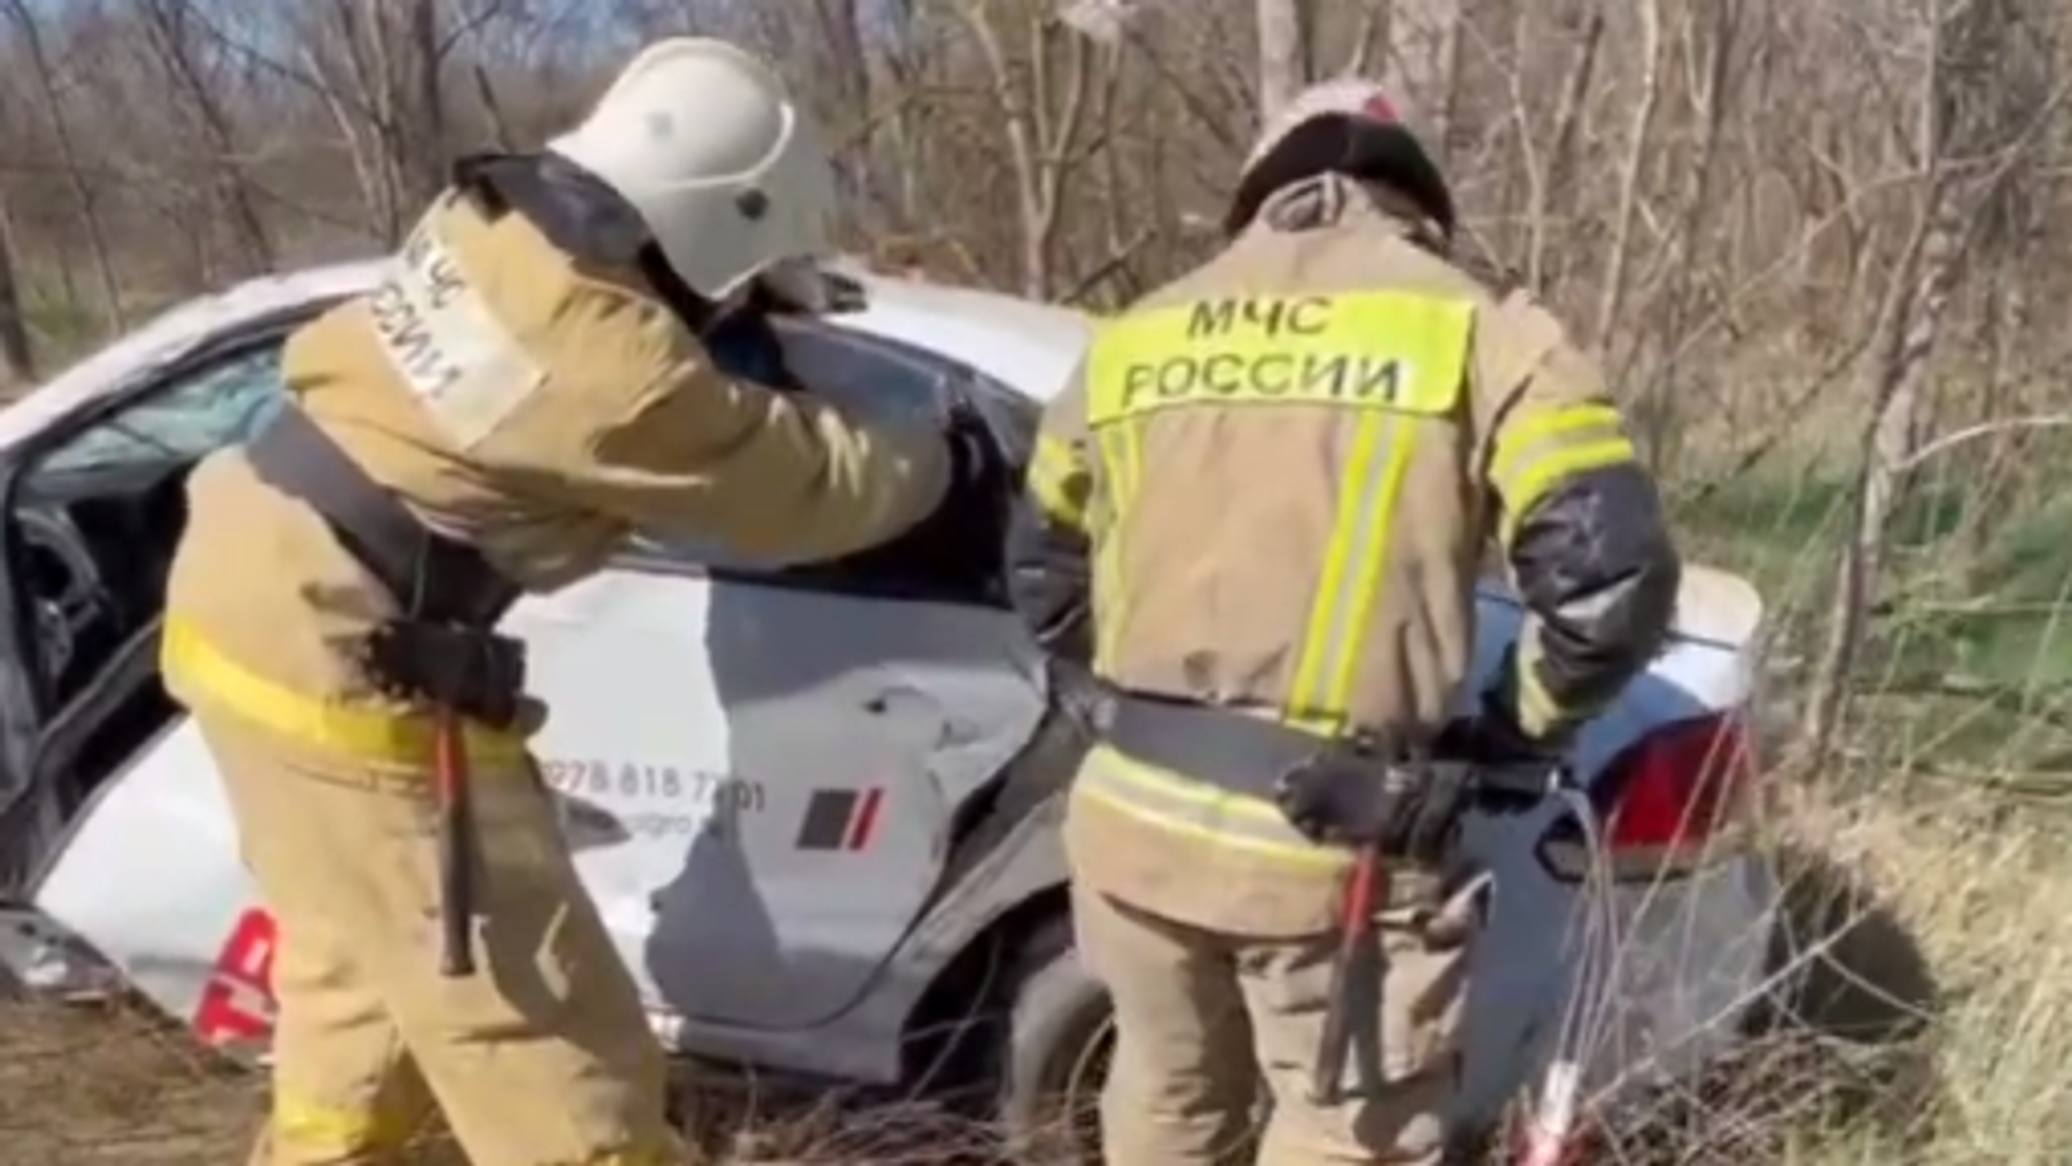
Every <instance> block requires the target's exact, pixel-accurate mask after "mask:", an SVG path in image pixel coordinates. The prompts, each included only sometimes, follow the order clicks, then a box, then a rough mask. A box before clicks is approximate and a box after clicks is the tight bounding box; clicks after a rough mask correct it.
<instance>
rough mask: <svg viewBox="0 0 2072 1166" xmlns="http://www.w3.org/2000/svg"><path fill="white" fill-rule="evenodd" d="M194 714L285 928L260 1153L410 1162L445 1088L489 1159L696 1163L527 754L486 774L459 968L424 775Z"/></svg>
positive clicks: (444, 1103) (582, 1164) (368, 1165)
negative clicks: (468, 939)
mask: <svg viewBox="0 0 2072 1166" xmlns="http://www.w3.org/2000/svg"><path fill="white" fill-rule="evenodd" d="M197 719H199V720H200V721H201V724H202V729H203V733H204V736H205V737H206V739H207V741H208V744H209V748H210V751H211V752H212V753H213V754H214V755H215V759H216V763H217V765H218V767H219V769H220V770H221V772H222V775H223V781H224V785H225V787H226V790H227V792H228V794H229V797H230V802H231V806H232V809H233V811H234V813H235V814H236V817H237V824H238V831H239V837H240V842H241V845H242V849H243V854H244V859H245V862H246V864H247V865H248V866H249V867H250V869H251V871H252V874H253V876H254V877H255V879H256V880H257V882H258V884H259V888H260V892H261V896H262V898H263V899H264V901H265V904H266V906H267V907H268V908H269V909H270V910H271V911H272V913H273V914H274V917H275V920H276V922H277V924H278V929H279V936H280V940H279V944H280V947H279V950H278V951H277V952H276V953H275V956H274V992H275V996H276V998H277V1000H278V1003H279V1012H278V1016H277V1020H276V1027H275V1034H274V1044H273V1054H274V1064H273V1112H272V1118H271V1121H270V1123H269V1126H268V1129H267V1131H266V1136H265V1137H264V1138H262V1139H261V1141H260V1144H259V1146H258V1148H257V1149H256V1150H255V1152H254V1154H253V1156H252V1159H251V1161H252V1164H253V1166H363V1164H364V1166H373V1164H377V1163H380V1164H387V1163H394V1162H397V1161H398V1160H399V1158H398V1152H399V1150H400V1149H401V1147H402V1145H403V1143H405V1142H406V1141H408V1140H409V1139H410V1138H411V1137H412V1135H413V1134H414V1133H415V1132H416V1130H417V1129H418V1127H420V1126H421V1125H422V1124H423V1122H424V1120H425V1119H426V1118H427V1117H429V1116H430V1114H431V1111H432V1108H433V1106H434V1105H435V1104H436V1105H437V1106H438V1108H439V1109H440V1110H442V1111H443V1112H444V1114H445V1116H446V1120H447V1124H448V1125H449V1126H450V1127H451V1128H452V1130H453V1133H454V1135H455V1137H456V1138H457V1139H458V1141H459V1142H460V1144H461V1147H462V1148H463V1149H464V1150H465V1151H466V1153H467V1156H468V1159H469V1160H470V1161H471V1162H472V1163H473V1164H474V1166H659V1164H662V1163H672V1164H673V1163H677V1162H680V1161H682V1159H683V1152H682V1150H681V1148H680V1145H679V1142H678V1140H677V1138H676V1135H675V1133H674V1132H673V1131H672V1130H671V1129H670V1127H669V1123H668V1120H667V1118H666V1117H665V1115H664V1104H665V1092H666V1089H667V1085H666V1082H665V1080H664V1072H665V1067H664V1063H663V1057H662V1052H661V1049H660V1047H659V1046H658V1045H657V1044H656V1042H655V1040H654V1037H653V1034H652V1032H651V1030H650V1029H649V1028H648V1026H647V1021H646V1018H645V1016H644V1015H643V1012H642V1009H641V1005H640V1000H639V995H638V990H637V989H636V988H635V986H634V984H633V981H632V978H631V976H630V975H629V974H628V973H627V970H626V967H625V965H624V964H623V963H622V962H620V958H619V956H618V954H617V953H616V952H615V951H614V950H613V948H612V946H611V944H610V942H609V940H608V938H607V935H606V932H605V930H604V925H603V922H602V920H601V919H600V918H599V916H598V914H597V910H596V907H595V905H594V904H593V903H592V902H591V900H590V898H589V896H588V894H587V892H586V891H585V890H584V888H583V886H582V884H581V883H580V882H579V881H578V879H577V876H576V872H575V867H574V865H573V863H572V861H571V859H570V857H569V852H568V849H567V847H566V846H565V845H564V844H563V842H562V839H561V835H560V832H559V828H558V825H557V822H556V819H555V814H554V809H553V805H552V803H551V802H550V801H549V797H548V794H547V791H546V789H545V787H544V786H543V785H542V784H541V783H540V782H539V781H538V779H537V777H536V776H535V775H534V774H533V773H530V772H525V771H518V772H512V771H510V770H508V769H507V770H505V771H502V772H498V771H494V770H487V771H477V772H476V773H474V774H473V784H472V792H473V797H474V810H475V821H476V854H475V858H476V860H477V861H476V871H477V875H476V884H475V885H476V895H477V902H476V911H477V913H478V920H477V926H476V948H475V956H476V966H477V970H476V974H475V975H474V976H473V977H471V978H467V979H446V978H443V977H442V976H440V974H439V923H438V920H439V891H438V886H439V883H438V861H437V853H438V852H437V845H436V837H437V835H436V830H437V813H436V806H435V804H434V802H433V798H432V790H431V782H430V779H429V777H427V778H426V779H425V780H423V781H415V780H409V781H406V780H402V779H398V778H396V777H393V776H384V777H376V776H373V775H370V774H367V773H364V772H356V771H355V770H354V769H353V767H352V766H351V765H350V764H349V763H341V762H338V761H333V760H319V759H315V758H314V757H313V756H312V755H310V754H307V753H304V752H301V751H298V750H294V749H291V748H287V747H284V746H283V745H282V744H281V743H280V742H278V741H277V740H276V739H274V738H272V737H266V736H259V735H256V734H255V733H254V732H253V731H251V730H249V729H247V728H245V727H244V726H242V725H233V724H226V723H223V722H222V721H221V719H220V718H215V719H211V718H210V717H209V716H207V715H206V714H204V715H202V716H200V717H198V718H197Z"/></svg>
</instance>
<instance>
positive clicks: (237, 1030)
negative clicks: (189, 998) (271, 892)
mask: <svg viewBox="0 0 2072 1166" xmlns="http://www.w3.org/2000/svg"><path fill="white" fill-rule="evenodd" d="M279 944H280V932H279V929H278V928H277V927H276V926H275V924H274V920H273V916H272V915H269V914H267V913H266V912H265V911H264V910H260V909H257V908H255V909H253V910H250V911H246V912H245V913H244V914H243V915H241V916H239V917H238V921H237V924H236V926H235V927H233V928H232V929H231V932H230V938H229V939H228V940H226V941H225V942H224V944H223V950H222V951H221V952H220V953H218V955H217V956H216V966H215V967H214V968H212V969H211V970H210V971H211V974H210V976H209V982H208V984H207V986H205V987H204V988H203V989H202V992H201V1002H200V1004H199V1005H198V1006H197V1007H196V1008H195V1010H194V1031H195V1033H196V1034H197V1035H198V1036H200V1037H201V1039H202V1041H203V1042H204V1043H207V1044H211V1045H224V1044H232V1043H238V1042H245V1041H263V1040H265V1039H266V1038H267V1037H268V1036H269V1035H270V1034H271V1033H272V1032H273V1015H274V1009H275V1008H276V1006H277V1005H276V1003H275V1001H274V996H273V956H274V951H275V949H276V948H277V947H278V946H279Z"/></svg>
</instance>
